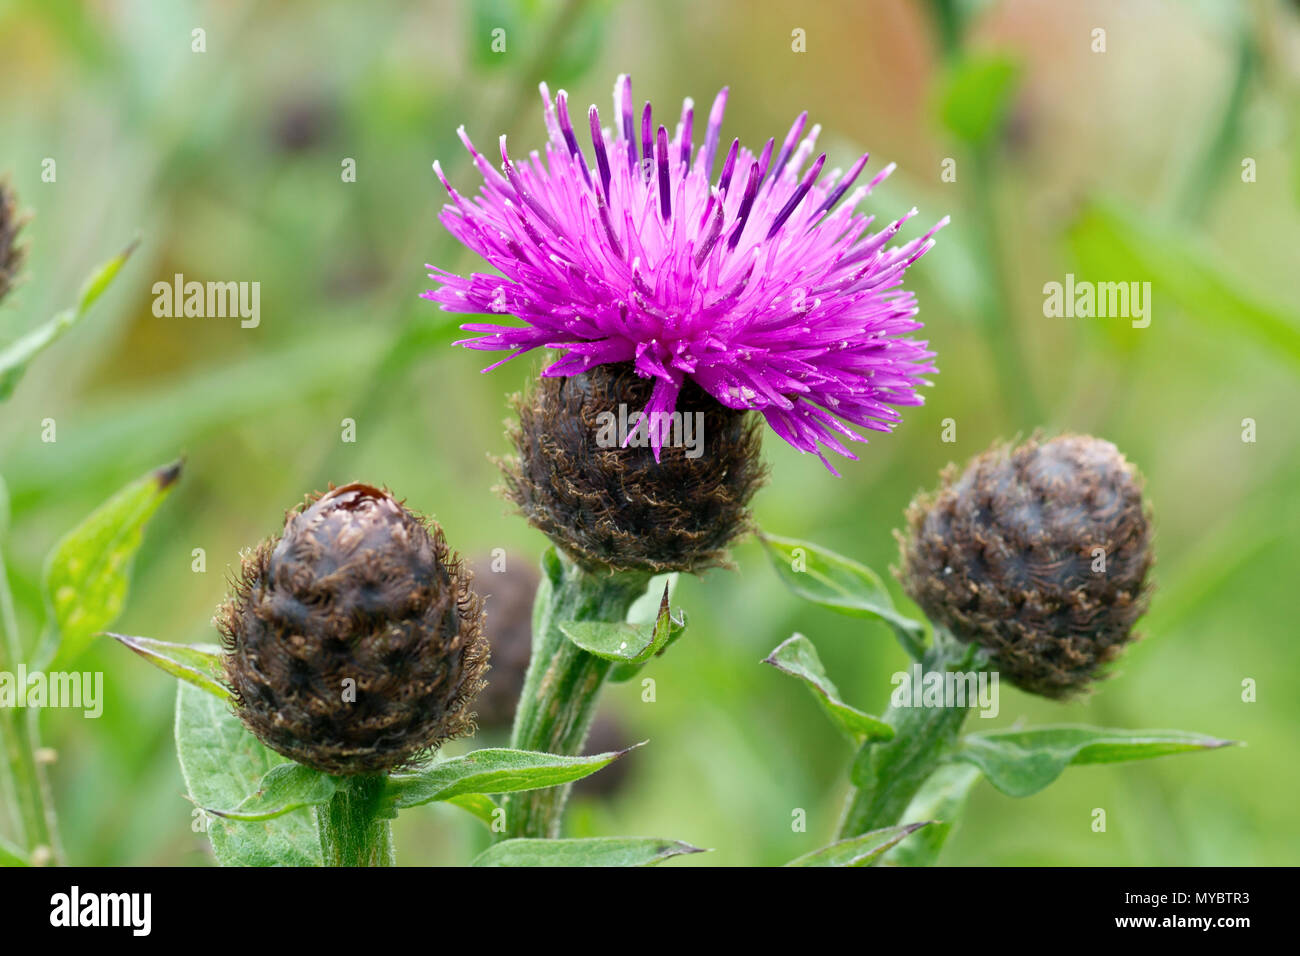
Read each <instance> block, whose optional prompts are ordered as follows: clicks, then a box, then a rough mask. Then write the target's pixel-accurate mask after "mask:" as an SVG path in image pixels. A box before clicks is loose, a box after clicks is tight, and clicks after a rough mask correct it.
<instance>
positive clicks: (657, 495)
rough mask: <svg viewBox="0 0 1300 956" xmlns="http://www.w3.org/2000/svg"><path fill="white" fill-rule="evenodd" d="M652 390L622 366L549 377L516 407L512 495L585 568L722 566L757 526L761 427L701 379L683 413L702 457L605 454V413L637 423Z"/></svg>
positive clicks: (686, 389) (681, 406) (508, 482)
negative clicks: (753, 509) (622, 414)
mask: <svg viewBox="0 0 1300 956" xmlns="http://www.w3.org/2000/svg"><path fill="white" fill-rule="evenodd" d="M653 390H654V382H653V381H652V380H651V379H646V378H641V377H640V376H638V375H637V374H636V373H635V372H634V371H633V369H632V366H631V365H630V364H628V363H624V364H619V365H602V366H597V367H596V368H594V369H592V370H590V371H588V372H585V373H583V374H581V375H576V376H572V377H568V378H543V379H541V380H540V381H539V382H538V383H537V384H536V385H534V386H533V388H532V390H531V391H530V392H529V393H528V394H527V395H525V396H523V397H518V396H516V398H515V399H514V405H515V408H516V410H517V411H518V412H519V421H518V423H512V424H510V425H509V426H508V428H509V432H508V434H509V437H510V438H511V440H512V441H513V442H514V445H515V448H516V451H517V452H518V455H517V457H514V458H511V459H508V460H506V461H504V462H502V463H501V464H502V471H503V474H504V476H505V493H506V496H507V497H508V498H509V499H510V500H511V501H513V502H514V503H515V504H516V505H517V506H518V507H519V510H520V511H521V512H522V513H523V514H524V516H525V517H526V518H527V519H528V520H529V522H531V523H532V524H533V526H534V527H536V528H538V529H539V530H540V531H542V532H543V533H545V534H546V535H547V536H548V537H549V538H551V540H552V541H554V542H555V543H556V544H557V545H558V546H559V547H560V548H562V549H563V550H564V551H565V553H566V554H568V555H569V556H570V557H571V558H572V559H573V560H574V561H575V562H576V563H577V564H579V565H580V566H582V567H583V568H584V569H586V570H589V571H598V570H605V569H614V570H619V571H632V570H639V571H652V572H656V573H660V572H665V571H688V572H694V571H701V570H704V569H706V568H709V567H717V566H723V565H725V564H726V549H727V546H728V545H729V544H731V543H732V542H733V541H734V540H735V539H736V538H737V537H739V536H740V535H741V534H743V533H744V532H746V531H748V530H751V529H752V522H751V519H750V515H749V510H748V505H749V501H750V499H751V498H752V497H753V495H754V492H755V491H757V490H758V488H759V487H760V486H761V485H762V483H763V481H764V480H765V478H766V470H765V468H764V466H763V464H762V462H761V459H760V454H759V452H760V444H761V438H760V430H759V427H758V425H757V423H756V422H755V421H753V420H752V419H751V418H749V417H747V416H746V413H745V412H744V411H740V410H735V409H730V408H727V407H725V406H723V405H721V404H720V403H718V402H717V401H716V400H715V399H714V398H713V397H712V396H710V395H709V394H708V393H707V392H705V391H704V390H703V389H701V388H700V387H699V386H698V385H696V384H695V383H694V382H691V381H689V380H688V381H687V382H686V383H685V384H684V385H683V387H682V390H681V393H680V394H679V396H678V399H677V405H676V411H677V412H679V413H681V414H682V415H684V416H685V415H691V416H694V415H695V414H696V413H697V412H698V413H702V415H703V419H702V422H703V434H702V440H703V445H702V449H701V451H700V453H699V455H698V457H689V456H688V449H686V448H685V447H682V446H681V445H672V444H665V445H664V446H663V448H662V450H661V455H660V460H659V461H655V458H654V451H653V449H652V448H650V447H649V445H648V444H647V445H646V446H645V447H637V446H634V445H628V446H621V445H618V444H615V446H614V447H602V445H601V443H600V440H599V437H598V436H599V435H600V433H601V430H602V420H601V413H602V412H610V413H612V414H613V415H615V416H618V414H619V406H620V405H623V406H625V408H626V409H627V414H628V417H629V418H634V417H635V415H636V413H638V412H639V411H640V410H641V409H642V408H644V407H645V406H646V404H647V403H648V402H649V400H650V396H651V393H652V392H653ZM691 420H692V421H694V420H695V419H691Z"/></svg>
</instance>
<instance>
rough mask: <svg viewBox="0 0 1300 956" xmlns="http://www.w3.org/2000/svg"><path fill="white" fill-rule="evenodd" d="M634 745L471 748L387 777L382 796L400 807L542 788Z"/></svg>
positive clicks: (594, 766) (581, 774) (606, 762)
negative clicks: (567, 751)
mask: <svg viewBox="0 0 1300 956" xmlns="http://www.w3.org/2000/svg"><path fill="white" fill-rule="evenodd" d="M640 746H641V744H637V745H636V747H640ZM636 747H629V748H628V749H627V750H620V751H611V752H609V753H603V754H593V755H591V756H588V757H565V756H561V755H559V754H544V753H535V752H532V751H528V750H501V749H496V750H475V751H474V752H473V753H468V754H466V755H465V756H463V757H453V758H452V759H450V760H444V761H442V762H440V763H436V764H434V765H433V766H432V767H430V768H429V769H428V770H425V771H424V772H423V773H416V774H395V775H393V776H391V777H389V778H388V790H387V793H386V796H387V798H388V799H389V800H390V801H391V802H392V804H393V806H394V807H395V808H396V809H398V810H404V809H406V808H407V807H417V806H419V805H420V804H422V803H430V802H432V801H434V800H448V799H450V798H452V797H458V796H461V795H463V794H467V793H512V792H514V791H517V790H540V789H541V788H543V787H555V786H559V785H560V784H564V783H571V782H572V781H574V780H581V779H582V778H583V777H586V776H589V775H591V774H593V773H595V772H596V771H597V770H599V769H601V768H602V767H605V766H608V765H609V764H611V763H613V762H614V761H615V760H617V759H618V758H619V757H622V756H623V755H624V754H626V753H628V752H629V751H631V750H635V749H636Z"/></svg>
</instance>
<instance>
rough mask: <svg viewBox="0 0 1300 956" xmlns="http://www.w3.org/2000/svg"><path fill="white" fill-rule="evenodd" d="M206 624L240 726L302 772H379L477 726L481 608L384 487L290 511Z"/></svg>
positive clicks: (354, 490)
mask: <svg viewBox="0 0 1300 956" xmlns="http://www.w3.org/2000/svg"><path fill="white" fill-rule="evenodd" d="M216 624H217V628H218V630H220V632H221V635H222V637H223V644H224V646H225V649H226V652H227V653H226V658H225V672H226V680H227V683H229V685H230V687H231V689H232V691H233V692H234V695H235V703H236V706H235V712H236V714H237V716H238V717H239V719H240V720H242V721H243V723H244V725H245V726H246V727H247V728H248V729H249V730H250V731H251V732H252V733H253V734H254V735H255V736H257V737H258V738H259V739H260V740H261V741H262V742H263V743H264V744H266V745H267V746H268V747H270V748H271V749H272V750H274V751H276V752H277V753H281V754H283V755H284V756H286V757H289V758H290V759H292V760H296V761H297V762H299V763H302V764H306V765H307V766H309V767H313V768H315V769H317V770H320V771H323V772H325V773H331V774H341V775H351V774H373V773H379V772H382V771H387V770H391V769H394V768H400V767H403V766H406V765H409V764H411V763H412V762H414V761H417V760H419V759H420V758H421V757H423V756H424V755H426V754H428V753H429V752H430V751H431V750H433V749H435V748H437V747H438V746H439V745H441V744H442V743H443V742H444V741H446V740H449V739H451V738H453V737H458V736H461V735H464V734H466V733H470V732H472V730H473V727H474V723H473V714H472V713H470V707H471V706H472V704H473V700H474V697H475V695H476V694H477V693H478V692H479V690H480V689H481V688H482V686H483V681H482V677H483V673H484V671H485V670H486V668H487V655H488V649H487V642H486V641H485V640H484V638H483V634H482V629H483V606H482V601H481V600H480V599H479V598H478V597H477V596H476V595H475V593H474V592H473V591H472V590H470V587H469V579H468V575H467V573H466V572H465V571H464V570H463V567H462V565H461V562H460V560H459V559H458V558H457V557H456V555H455V554H454V553H453V552H452V551H450V550H449V549H448V547H447V544H446V542H445V541H444V540H443V536H442V531H441V529H439V528H438V526H437V525H436V524H434V523H433V522H432V521H428V522H426V521H425V520H422V519H420V518H418V517H417V516H415V515H413V514H412V513H411V512H410V511H408V510H407V509H406V508H405V507H404V506H403V505H402V504H401V503H400V502H399V501H397V500H396V499H394V498H393V497H392V495H390V494H388V492H386V491H381V490H379V489H378V488H373V487H371V486H369V485H363V484H351V485H345V486H344V487H342V488H333V489H331V490H330V491H329V492H327V493H326V494H324V495H321V496H319V497H317V498H315V500H313V501H310V502H309V503H308V505H306V506H304V507H302V508H300V509H298V510H296V511H293V512H290V514H289V515H288V516H287V518H286V519H285V526H284V533H283V534H282V535H281V536H280V537H279V538H272V539H270V540H268V541H266V542H264V543H263V544H262V545H260V546H259V547H257V548H256V549H254V550H252V551H250V552H248V553H246V554H245V556H244V559H243V566H242V568H241V569H240V573H239V577H238V579H237V580H236V583H235V587H234V593H233V594H232V595H231V597H230V598H229V599H228V600H227V601H226V602H225V603H224V604H223V605H222V606H221V607H220V608H219V609H218V611H217V617H216Z"/></svg>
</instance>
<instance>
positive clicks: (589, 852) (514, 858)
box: [470, 837, 707, 866]
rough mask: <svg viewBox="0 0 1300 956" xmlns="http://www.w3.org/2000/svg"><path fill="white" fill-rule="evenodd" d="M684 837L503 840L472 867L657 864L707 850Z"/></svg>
mask: <svg viewBox="0 0 1300 956" xmlns="http://www.w3.org/2000/svg"><path fill="white" fill-rule="evenodd" d="M705 852H707V851H706V850H702V849H700V848H699V847H697V846H691V845H690V844H689V843H682V842H681V841H680V840H654V839H649V838H641V837H591V838H588V839H582V840H536V839H529V838H519V839H515V840H503V841H502V842H501V843H497V844H495V845H493V846H491V847H488V849H486V850H484V851H483V852H482V853H480V854H479V855H478V856H477V857H475V859H474V862H473V863H471V864H470V866H654V865H655V864H656V863H662V862H663V861H664V860H667V859H669V858H670V857H674V856H681V855H682V854H685V853H705Z"/></svg>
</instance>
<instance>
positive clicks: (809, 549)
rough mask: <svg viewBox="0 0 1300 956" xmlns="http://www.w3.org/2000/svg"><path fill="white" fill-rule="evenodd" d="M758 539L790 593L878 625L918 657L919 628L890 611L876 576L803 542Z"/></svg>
mask: <svg viewBox="0 0 1300 956" xmlns="http://www.w3.org/2000/svg"><path fill="white" fill-rule="evenodd" d="M760 540H761V541H762V542H763V547H765V548H766V549H767V554H768V557H769V558H771V560H772V566H773V567H775V568H776V572H777V574H778V575H779V576H780V577H781V580H782V581H783V582H784V583H785V585H786V587H788V588H789V589H790V590H791V591H793V592H794V593H795V594H797V595H799V596H800V597H801V598H804V599H805V600H808V601H812V602H813V603H814V604H820V605H821V606H822V607H825V608H830V609H831V610H832V611H838V612H840V613H841V614H848V615H850V616H852V617H868V618H875V619H876V620H878V621H883V622H884V623H886V624H888V625H889V626H890V628H892V629H893V631H894V634H895V636H896V637H897V638H898V641H899V643H900V644H902V645H903V649H904V650H906V651H907V652H908V653H909V654H910V655H911V656H912V657H914V658H916V659H917V660H919V659H920V658H921V654H922V652H923V648H922V646H921V640H922V637H923V636H924V634H925V627H924V625H922V624H921V623H920V622H919V621H914V620H913V619H912V618H910V617H907V616H906V615H904V614H900V613H899V612H898V611H896V610H895V609H894V601H893V599H892V598H891V597H890V596H889V592H888V591H887V590H885V585H884V584H883V583H882V582H881V580H880V576H879V575H877V574H876V572H875V571H872V570H871V569H870V568H868V567H866V566H865V565H861V564H858V563H857V562H856V561H851V560H850V559H848V558H846V557H844V556H843V555H839V554H836V553H835V552H834V551H828V550H827V549H825V548H821V547H818V546H817V545H815V544H812V543H811V542H808V541H800V540H798V539H796V538H782V537H778V536H777V535H772V534H762V535H760Z"/></svg>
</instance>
